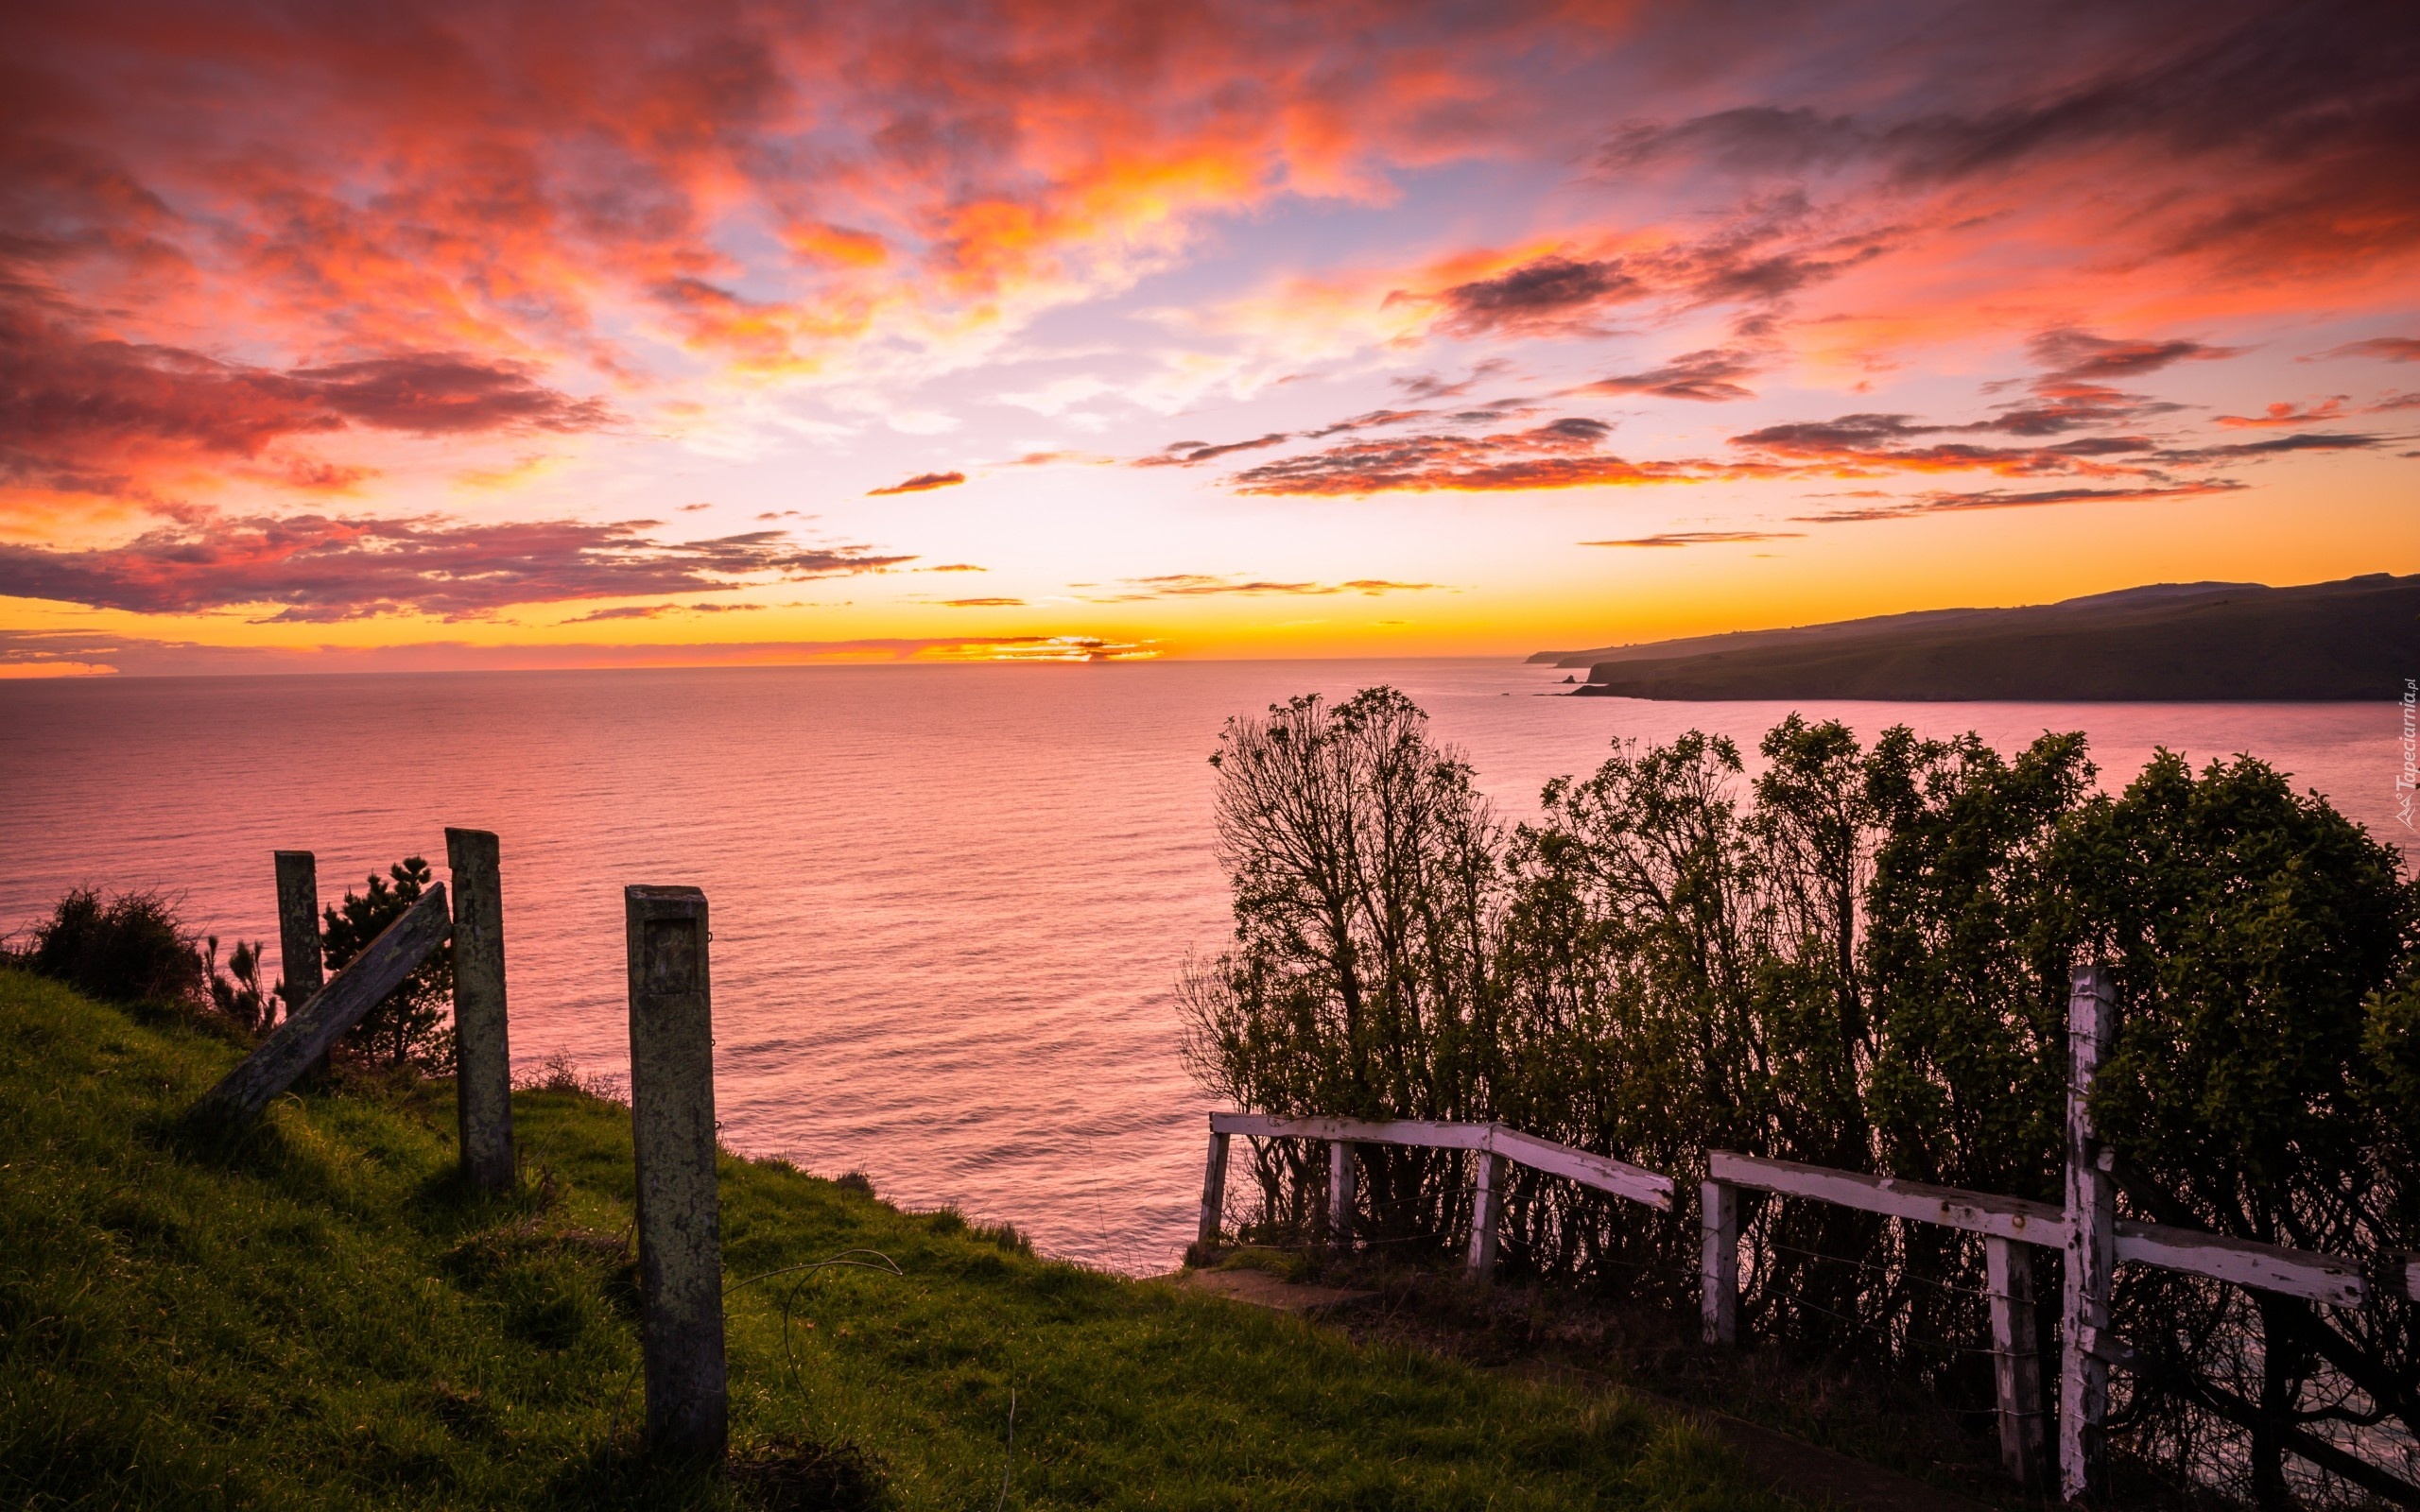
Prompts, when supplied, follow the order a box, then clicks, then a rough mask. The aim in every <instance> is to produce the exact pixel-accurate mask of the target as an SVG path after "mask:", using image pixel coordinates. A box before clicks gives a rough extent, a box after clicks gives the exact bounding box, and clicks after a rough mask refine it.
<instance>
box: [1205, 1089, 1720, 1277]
mask: <svg viewBox="0 0 2420 1512" xmlns="http://www.w3.org/2000/svg"><path fill="white" fill-rule="evenodd" d="M1237 1134H1241V1135H1244V1136H1245V1137H1247V1138H1250V1139H1292V1140H1320V1141H1323V1142H1325V1143H1326V1144H1327V1146H1328V1224H1329V1228H1330V1231H1331V1232H1332V1233H1333V1234H1334V1235H1335V1236H1336V1238H1337V1240H1338V1241H1339V1242H1340V1243H1342V1242H1344V1241H1347V1240H1349V1239H1350V1238H1351V1237H1352V1221H1353V1176H1354V1163H1355V1162H1354V1155H1353V1147H1354V1146H1355V1145H1357V1144H1399V1145H1408V1146H1410V1147H1412V1148H1415V1149H1430V1150H1469V1151H1472V1152H1473V1153H1474V1154H1476V1155H1477V1156H1478V1190H1477V1192H1476V1193H1475V1194H1473V1197H1472V1200H1471V1245H1470V1260H1469V1264H1470V1269H1471V1270H1472V1272H1473V1273H1474V1274H1477V1275H1479V1276H1485V1275H1487V1274H1489V1273H1490V1272H1492V1271H1493V1270H1494V1269H1495V1235H1496V1224H1497V1216H1498V1209H1499V1207H1500V1205H1501V1203H1502V1200H1503V1194H1504V1162H1505V1161H1507V1160H1512V1161H1514V1162H1515V1163H1517V1164H1521V1165H1526V1166H1528V1167H1529V1168H1530V1169H1531V1170H1533V1171H1543V1172H1545V1173H1546V1174H1547V1175H1548V1176H1559V1177H1564V1178H1565V1179H1567V1180H1572V1181H1577V1182H1579V1183H1581V1184H1582V1186H1589V1187H1594V1188H1596V1189H1597V1190H1598V1191H1599V1192H1610V1193H1612V1194H1614V1195H1616V1196H1617V1197H1626V1198H1628V1199H1629V1200H1631V1201H1633V1202H1638V1203H1644V1204H1645V1205H1647V1206H1648V1207H1651V1208H1653V1209H1654V1210H1656V1211H1658V1212H1669V1211H1672V1178H1671V1177H1668V1176H1662V1175H1659V1174H1657V1173H1656V1172H1653V1171H1650V1170H1648V1169H1646V1168H1645V1167H1644V1166H1636V1165H1633V1164H1631V1163H1630V1162H1629V1161H1627V1160H1615V1159H1614V1158H1613V1157H1611V1156H1606V1155H1596V1154H1592V1153H1591V1152H1589V1151H1587V1150H1576V1149H1573V1148H1572V1147H1571V1146H1570V1145H1568V1144H1557V1143H1553V1142H1552V1141H1550V1140H1542V1139H1539V1138H1537V1137H1536V1136H1534V1135H1530V1134H1524V1133H1522V1132H1521V1131H1520V1130H1518V1129H1512V1128H1507V1127H1505V1126H1504V1125H1501V1124H1445V1123H1435V1122H1430V1121H1428V1120H1424V1119H1389V1120H1385V1121H1374V1120H1367V1119H1351V1118H1282V1117H1279V1116H1277V1115H1276V1114H1273V1113H1213V1114H1211V1115H1210V1158H1209V1161H1208V1164H1207V1166H1206V1169H1205V1171H1204V1173H1203V1177H1202V1181H1201V1229H1200V1238H1201V1243H1203V1244H1205V1245H1208V1244H1215V1243H1217V1242H1218V1238H1219V1219H1220V1218H1221V1217H1222V1216H1223V1215H1224V1212H1225V1209H1226V1203H1227V1141H1228V1140H1229V1139H1230V1138H1232V1137H1233V1136H1235V1135H1237Z"/></svg>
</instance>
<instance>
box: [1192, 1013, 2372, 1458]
mask: <svg viewBox="0 0 2420 1512" xmlns="http://www.w3.org/2000/svg"><path fill="white" fill-rule="evenodd" d="M2067 1014H2068V1020H2067V1028H2068V1033H2067V1039H2068V1045H2069V1048H2070V1051H2071V1053H2072V1055H2073V1057H2074V1058H2073V1067H2072V1072H2073V1074H2072V1076H2071V1077H2070V1080H2069V1083H2068V1098H2067V1160H2066V1203H2065V1205H2064V1206H2053V1205H2052V1204H2050V1203H2047V1202H2037V1201H2032V1200H2030V1199H2028V1198H2024V1197H2011V1196H2002V1195H2000V1194H1997V1193H1989V1192H1968V1191H1965V1190H1962V1189H1961V1188H1957V1187H1944V1186H1934V1185H1931V1184H1929V1183H1927V1182H1922V1181H1903V1180H1900V1179H1898V1178H1897V1177H1887V1176H1872V1175H1868V1174H1867V1173H1865V1172H1861V1171H1842V1170H1835V1169H1832V1168H1830V1167H1827V1166H1817V1165H1801V1164H1799V1163H1797V1162H1795V1161H1791V1160H1769V1159H1766V1158H1764V1157H1762V1156H1755V1155H1740V1154H1737V1153H1734V1152H1732V1151H1729V1150H1709V1151H1708V1152H1706V1177H1705V1181H1704V1183H1703V1187H1702V1189H1701V1192H1700V1196H1701V1199H1702V1205H1701V1210H1700V1211H1701V1223H1702V1225H1703V1246H1702V1249H1701V1262H1700V1264H1701V1269H1700V1306H1701V1309H1702V1314H1703V1329H1704V1335H1705V1340H1706V1342H1707V1343H1708V1344H1732V1343H1736V1342H1737V1338H1738V1329H1739V1239H1740V1220H1739V1194H1740V1193H1741V1192H1742V1191H1755V1192H1765V1193H1771V1194H1775V1195H1778V1196H1789V1197H1802V1198H1809V1199H1812V1200H1815V1201H1819V1202H1829V1203H1833V1204H1835V1205H1837V1206H1840V1207H1845V1208H1855V1209H1858V1210H1860V1211H1866V1212H1875V1213H1881V1214H1883V1215H1885V1216H1887V1217H1893V1218H1899V1219H1904V1220H1907V1221H1909V1222H1911V1223H1928V1224H1935V1225H1939V1226H1941V1227H1943V1228H1947V1229H1960V1230H1962V1231H1964V1232H1967V1233H1972V1234H1978V1235H1980V1236H1981V1238H1982V1240H1983V1250H1984V1269H1985V1274H1986V1276H1987V1278H1988V1280H1987V1288H1988V1290H1987V1295H1988V1300H1989V1303H1990V1309H1991V1330H1992V1355H1993V1379H1994V1387H1995V1392H1996V1396H1997V1404H1998V1412H1999V1425H2000V1453H2001V1459H2002V1461H2003V1463H2004V1464H2005V1465H2006V1467H2007V1469H2008V1470H2009V1473H2010V1474H2011V1475H2012V1476H2014V1478H2015V1479H2016V1480H2017V1481H2018V1482H2020V1483H2021V1484H2023V1485H2025V1486H2028V1487H2034V1486H2041V1485H2042V1484H2043V1482H2044V1480H2045V1472H2046V1471H2047V1470H2048V1469H2049V1465H2048V1463H2046V1459H2047V1455H2046V1451H2047V1449H2048V1445H2047V1444H2046V1442H2045V1437H2046V1435H2045V1433H2044V1429H2045V1425H2046V1423H2047V1422H2048V1420H2049V1418H2050V1413H2049V1412H2048V1407H2047V1404H2046V1402H2045V1401H2044V1395H2043V1381H2042V1361H2041V1359H2040V1358H2039V1355H2038V1351H2037V1349H2036V1346H2035V1342H2034V1341H2035V1339H2036V1337H2037V1334H2036V1321H2035V1293H2034V1285H2033V1251H2034V1249H2035V1248H2037V1247H2040V1248H2059V1249H2064V1250H2065V1252H2066V1264H2065V1266H2064V1267H2063V1275H2064V1284H2063V1295H2062V1297H2061V1298H2060V1338H2061V1359H2060V1371H2059V1392H2060V1405H2059V1413H2058V1423H2059V1443H2058V1453H2057V1455H2056V1468H2057V1476H2056V1486H2057V1489H2058V1491H2059V1493H2060V1494H2061V1496H2063V1497H2064V1498H2065V1499H2066V1500H2068V1501H2078V1500H2082V1499H2083V1498H2086V1497H2088V1496H2090V1495H2093V1494H2095V1493H2096V1492H2097V1491H2098V1489H2099V1488H2100V1485H2101V1483H2102V1474H2101V1469H2102V1461H2103V1452H2102V1442H2101V1432H2102V1430H2101V1424H2102V1420H2103V1418H2104V1417H2105V1416H2106V1413H2107V1410H2108V1398H2109V1367H2110V1366H2112V1365H2120V1364H2123V1363H2124V1362H2125V1360H2126V1358H2127V1350H2126V1348H2125V1346H2124V1345H2123V1344H2122V1343H2121V1342H2120V1341H2118V1338H2117V1337H2116V1336H2115V1335H2114V1334H2112V1333H2111V1332H2110V1331H2109V1297H2110V1282H2111V1278H2112V1273H2113V1272H2114V1271H2115V1269H2116V1267H2117V1266H2118V1265H2119V1264H2142V1265H2156V1266H2159V1267H2161V1268H2162V1269H2166V1270H2174V1271H2182V1272H2185V1273H2187V1274H2188V1275H2194V1276H2204V1277H2208V1278H2209V1279H2211V1280H2219V1281H2225V1282H2229V1283H2231V1284H2233V1285H2237V1286H2247V1287H2253V1288H2256V1289H2258V1290H2262V1291H2271V1292H2280V1293H2283V1294H2285V1295H2288V1296H2290V1297H2307V1298H2308V1299H2309V1300H2311V1301H2314V1302H2318V1303H2321V1304H2323V1305H2325V1306H2328V1307H2341V1308H2358V1307H2360V1306H2362V1305H2363V1304H2364V1302H2365V1301H2366V1300H2367V1298H2368V1286H2367V1284H2366V1282H2365V1281H2364V1280H2363V1278H2362V1274H2361V1267H2360V1265H2359V1264H2358V1263H2355V1262H2353V1261H2349V1260H2345V1259H2343V1258H2342V1257H2340V1256H2336V1255H2322V1254H2313V1253H2310V1252H2308V1251H2305V1250H2297V1249H2286V1248H2282V1247H2279V1246H2275V1245H2263V1244H2256V1243H2254V1242H2252V1241H2249V1240H2242V1239H2230V1238H2226V1237H2224V1236H2222V1235H2219V1234H2208V1233H2201V1232H2198V1231H2196V1230H2193V1229H2175V1228H2169V1227H2164V1226H2162V1225H2159V1224H2147V1223H2135V1222H2131V1221H2128V1220H2124V1219H2120V1218H2118V1216H2117V1215H2116V1211H2115V1208H2116V1201H2115V1198H2116V1193H2115V1187H2116V1182H2115V1180H2114V1179H2113V1177H2112V1175H2111V1170H2112V1165H2113V1161H2112V1159H2111V1153H2110V1151H2109V1149H2108V1147H2107V1145H2106V1144H2105V1143H2104V1142H2103V1141H2102V1140H2101V1139H2100V1135H2099V1132H2098V1130H2096V1129H2095V1128H2094V1127H2093V1123H2092V1117H2091V1108H2090V1094H2091V1089H2092V1083H2093V1078H2094V1076H2095V1075H2096V1074H2098V1072H2099V1070H2100V1057H2101V1055H2102V1052H2103V1050H2104V1048H2105V1046H2106V1044H2107V1042H2108V1038H2109V1035H2110V1031H2111V1030H2112V1029H2113V1028H2114V1004H2113V995H2112V993H2111V991H2110V987H2109V982H2108V978H2107V977H2106V975H2105V974H2104V973H2103V972H2102V971H2101V970H2100V968H2098V967H2090V966H2086V967H2079V968H2077V969H2076V973H2075V980H2074V983H2073V990H2072V991H2071V992H2070V994H2069V997H2068V1006H2067ZM1237 1134H1242V1135H1245V1136H1247V1137H1250V1138H1255V1139H1303V1140H1321V1141H1324V1142H1326V1143H1327V1145H1328V1148H1329V1163H1328V1212H1329V1223H1330V1225H1331V1229H1332V1231H1333V1233H1334V1234H1335V1235H1336V1237H1337V1238H1338V1239H1339V1240H1340V1241H1342V1240H1345V1239H1347V1238H1349V1237H1350V1234H1351V1215H1352V1207H1353V1173H1354V1156H1353V1147H1354V1146H1355V1145H1357V1144H1398V1145H1409V1146H1413V1147H1418V1148H1426V1149H1443V1150H1469V1151H1471V1152H1473V1153H1474V1154H1476V1155H1477V1156H1478V1158H1479V1159H1478V1182H1477V1188H1478V1190H1477V1194H1476V1195H1475V1197H1474V1199H1473V1205H1472V1210H1471V1244H1470V1257H1469V1265H1470V1269H1471V1270H1472V1271H1473V1272H1474V1273H1476V1274H1478V1275H1480V1276H1485V1275H1487V1274H1488V1273H1489V1272H1490V1271H1491V1270H1492V1269H1493V1267H1494V1265H1495V1247H1496V1225H1497V1205H1498V1203H1499V1201H1500V1200H1501V1194H1502V1192H1503V1186H1504V1182H1503V1175H1502V1171H1503V1162H1504V1161H1505V1160H1515V1161H1518V1162H1519V1163H1521V1164H1523V1165H1527V1166H1529V1167H1530V1168H1531V1169H1533V1170H1538V1171H1544V1172H1547V1173H1548V1174H1550V1175H1553V1176H1559V1177H1566V1178H1568V1179H1571V1180H1574V1181H1579V1182H1582V1183H1583V1184H1584V1185H1587V1186H1591V1187H1595V1188H1597V1189H1598V1190H1599V1191H1603V1192H1610V1193H1613V1194H1616V1195H1618V1196H1622V1197H1626V1198H1629V1199H1630V1200H1632V1201H1634V1202H1641V1203H1645V1204H1646V1205H1647V1206H1649V1207H1651V1208H1654V1209H1656V1210H1657V1211H1662V1212H1669V1211H1671V1209H1672V1180H1671V1178H1670V1177H1666V1176H1662V1175H1659V1174H1658V1173H1656V1172H1653V1171H1649V1170H1646V1169H1644V1168H1642V1167H1639V1166H1635V1165H1632V1164H1630V1163H1628V1162H1627V1161H1623V1160H1614V1159H1612V1158H1610V1157H1608V1156H1602V1155H1595V1154H1591V1153H1590V1152H1588V1151H1586V1150H1576V1149H1573V1148H1571V1147H1570V1146H1568V1145H1563V1144H1556V1143H1551V1142H1550V1141H1547V1140H1542V1139H1538V1138H1536V1137H1535V1136H1533V1135H1529V1134H1524V1133H1521V1132H1520V1131H1518V1130H1516V1129H1511V1128H1507V1127H1505V1126H1504V1125H1501V1124H1452V1123H1436V1122H1429V1121H1425V1120H1415V1119H1397V1120H1388V1121H1376V1120H1361V1119H1340V1118H1285V1117H1279V1116H1276V1115H1274V1114H1268V1113H1213V1114H1211V1115H1210V1157H1209V1163H1208V1167H1207V1170H1206V1173H1205V1176H1204V1179H1203V1182H1202V1189H1201V1242H1202V1243H1204V1244H1209V1243H1213V1242H1215V1241H1216V1240H1217V1238H1218V1237H1219V1220H1220V1217H1221V1216H1222V1210H1223V1208H1224V1205H1225V1200H1226V1183H1227V1142H1228V1140H1229V1139H1230V1138H1231V1137H1232V1136H1234V1135H1237ZM2402 1265H2403V1273H2404V1284H2405V1286H2406V1287H2407V1288H2408V1289H2409V1290H2410V1292H2411V1296H2412V1297H2414V1298H2415V1299H2420V1255H2415V1256H2411V1257H2408V1258H2406V1259H2405V1260H2404V1261H2403V1262H2402Z"/></svg>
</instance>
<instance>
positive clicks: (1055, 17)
mask: <svg viewBox="0 0 2420 1512" xmlns="http://www.w3.org/2000/svg"><path fill="white" fill-rule="evenodd" d="M2415 463H2420V26H2412V25H2411V18H2410V15H2409V12H2408V10H2407V9H2404V8H2403V7H2402V6H2401V5H2399V4H2396V3H2394V0H2383V3H2378V4H2364V3H2358V0H2346V3H2322V4H2310V5H2298V6H2276V5H2248V4H2235V3H2228V0H2196V3H2193V4H2189V5H2188V4H2166V3H2154V0H2134V3H2129V4H2126V5H2122V6H2111V5H2107V4H2099V3H2094V4H2078V5H2054V4H2023V3H2009V0H1995V3H1990V4H1951V3H1936V0H1925V3H1913V0H1910V3H1899V4H1860V3H1826V4H1800V3H1790V0H1770V3H1762V4H1755V5H1744V4H1726V3H1720V0H1691V3H1644V0H1642V3H1628V4H1607V5H1525V4H1518V3H1512V0H1491V3H1488V4H1484V5H1445V6H1418V5H1409V4H1367V5H1364V4H1355V3H1351V0H1322V3H1318V4H1272V3H1258V0H1246V3H1236V4H1210V5H1195V6H1183V5H1156V4H1154V5H1145V4H1124V5H1116V4H1089V3H1069V0H1051V3H1049V4H896V5H883V6H839V5H835V6H829V7H814V6H773V5H755V4H734V3H728V0H684V3H683V4H681V5H678V6H666V5H662V4H635V5H633V4H616V3H614V0H581V3H579V4H577V5H573V4H562V3H551V0H478V3H475V4H473V3H458V4H457V3H449V0H436V3H423V4H416V5H402V6H393V7H340V6H327V5H320V4H289V5H254V4H242V3H233V0H228V3H216V4H211V5H207V6H201V5H163V4H150V3H143V0H132V3H120V0H75V3H73V4H47V3H40V0H37V3H34V4H30V5H23V6H18V7H12V8H11V12H10V20H9V45H8V47H7V48H6V50H5V52H0V676H55V675H74V674H83V675H97V674H104V673H110V672H116V673H124V674H153V673H180V672H195V673H212V672H246V671H287V670H348V669H355V668H359V669H403V668H441V667H508V666H511V667H535V666H549V667H552V666H585V665H596V666H626V665H667V664H726V663H753V662H816V661H824V660H837V661H864V660H883V661H890V660H901V659H908V660H914V659H931V660H965V659H1011V660H1102V659H1121V658H1143V657H1271V656H1274V657H1288V656H1397V655H1490V656H1494V655H1522V654H1526V653H1529V652H1531V651H1536V650H1543V649H1569V648H1578V647H1586V646H1596V645H1606V644H1621V643H1628V642H1634V641H1645V640H1653V639H1658V638H1662V637H1666V636H1674V635H1690V634H1701V633H1706V632H1710V631H1720V630H1725V629H1741V628H1762V627H1772V626H1780V625H1792V624H1805V623H1813V622H1818V621H1824V620H1831V619H1840V618H1847V617H1852V616H1857V615H1864V614H1877V613H1889V612H1896V611H1900V610H1914V609H1927V608H1942V607H1950V606H1964V605H1999V604H2020V603H2038V602H2045V601H2049V600H2054V599H2058V598H2064V597H2070V596H2075V595H2079V594H2084V593H2099V592H2105V591H2108V590H2112V589H2118V588H2124V587H2129V586H2133V585H2136V584H2141V583H2151V582H2167V581H2200V580H2209V579H2218V580H2227V581H2250V582H2267V583H2278V584H2283V583H2294V582H2309V581H2318V580H2323V579H2327V578H2337V577H2344V576H2353V575H2355V574H2359V573H2373V572H2394V573H2410V572H2413V571H2420V528H2415V525H2420V508H2415V503H2416V502H2420V494H2415V488H2414V485H2415V481H2420V471H2415Z"/></svg>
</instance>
